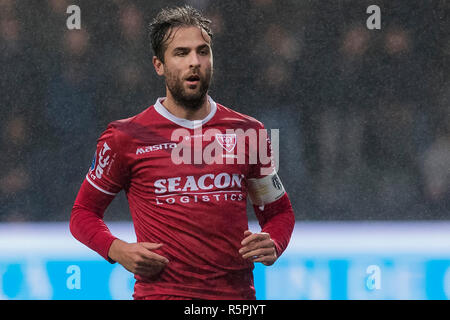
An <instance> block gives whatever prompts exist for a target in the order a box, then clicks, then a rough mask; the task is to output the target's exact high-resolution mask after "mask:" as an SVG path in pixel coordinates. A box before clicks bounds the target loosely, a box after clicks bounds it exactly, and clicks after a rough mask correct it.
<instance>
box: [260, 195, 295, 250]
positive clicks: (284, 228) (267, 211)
mask: <svg viewBox="0 0 450 320" xmlns="http://www.w3.org/2000/svg"><path fill="white" fill-rule="evenodd" d="M253 209H254V210H255V214H256V217H257V218H258V221H259V225H260V226H261V232H267V233H268V234H270V238H271V239H272V240H273V241H274V243H275V247H276V251H277V256H278V257H279V256H281V254H282V253H283V252H284V250H286V248H287V246H288V244H289V240H290V239H291V235H292V231H293V230H294V224H295V216H294V211H293V210H292V205H291V201H290V200H289V197H288V195H287V193H285V194H284V196H282V197H281V198H280V199H278V200H277V201H275V202H272V203H269V204H266V205H265V206H264V209H263V210H261V208H260V207H259V206H253Z"/></svg>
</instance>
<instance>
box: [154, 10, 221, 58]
mask: <svg viewBox="0 0 450 320" xmlns="http://www.w3.org/2000/svg"><path fill="white" fill-rule="evenodd" d="M210 24H211V20H209V19H207V18H206V17H204V16H203V15H202V13H201V12H200V11H198V10H197V9H194V8H193V7H191V6H188V5H185V6H183V7H173V8H165V9H162V10H161V11H160V12H159V13H158V14H157V15H156V17H155V18H154V19H153V21H152V22H151V23H150V25H149V37H150V42H151V45H152V49H153V52H154V54H155V56H156V57H157V58H158V59H159V60H161V61H162V62H163V63H164V52H165V51H166V49H167V39H169V38H170V35H171V34H172V30H173V29H174V28H176V27H181V26H187V27H190V26H194V27H201V28H202V29H203V30H205V31H206V33H207V34H208V35H209V36H210V37H211V39H212V36H213V34H212V31H211V27H210Z"/></svg>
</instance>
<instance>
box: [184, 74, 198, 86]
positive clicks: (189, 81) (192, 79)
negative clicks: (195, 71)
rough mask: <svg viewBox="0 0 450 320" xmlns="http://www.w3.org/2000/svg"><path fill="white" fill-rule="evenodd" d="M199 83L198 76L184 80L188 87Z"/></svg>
mask: <svg viewBox="0 0 450 320" xmlns="http://www.w3.org/2000/svg"><path fill="white" fill-rule="evenodd" d="M199 81H200V76H198V75H191V76H189V77H187V78H186V82H187V84H188V85H196V84H197V83H198V82H199Z"/></svg>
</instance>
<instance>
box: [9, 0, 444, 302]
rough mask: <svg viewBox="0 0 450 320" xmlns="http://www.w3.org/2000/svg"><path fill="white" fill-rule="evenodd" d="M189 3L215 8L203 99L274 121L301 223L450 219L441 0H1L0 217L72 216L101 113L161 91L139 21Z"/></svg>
mask: <svg viewBox="0 0 450 320" xmlns="http://www.w3.org/2000/svg"><path fill="white" fill-rule="evenodd" d="M184 3H188V4H191V5H192V6H194V7H196V8H198V9H201V10H202V11H203V12H204V14H205V15H206V16H207V17H209V18H210V19H211V20H212V21H213V31H214V37H213V53H214V67H215V70H214V79H213V84H212V87H211V90H210V95H211V96H212V97H213V99H215V100H216V101H217V102H219V103H221V104H223V105H225V106H227V107H230V108H232V109H235V110H237V111H239V112H242V113H245V114H248V115H251V116H253V117H255V118H257V119H259V120H261V121H262V122H263V123H264V124H265V126H266V128H268V129H280V171H279V175H280V177H281V179H282V181H283V184H284V186H285V188H286V190H287V191H288V193H289V195H290V199H291V202H292V204H293V206H294V210H295V214H296V218H297V221H299V222H311V223H321V222H324V223H325V222H326V221H328V222H331V221H332V222H336V221H341V222H351V221H366V222H367V221H374V222H375V221H378V222H380V221H381V222H383V221H384V222H386V221H391V222H394V221H397V222H417V221H423V220H427V221H431V222H432V221H435V222H436V223H439V222H442V223H444V222H445V220H448V219H450V211H449V210H450V76H449V74H450V2H449V1H443V0H442V1H441V0H435V1H427V2H423V1H397V0H396V1H381V0H376V1H375V0H371V1H365V0H334V1H309V0H301V1H299V0H285V1H274V0H239V1H216V0H191V1H166V0H164V1H162V0H152V1H139V0H137V1H125V0H111V1H87V0H85V1H75V0H74V1H66V0H47V1H25V0H17V1H13V0H0V66H1V69H0V71H1V72H0V102H1V104H0V162H1V170H0V222H3V223H19V222H22V223H23V222H26V223H30V222H31V223H34V222H61V223H67V222H68V219H69V217H70V211H71V208H72V205H73V202H74V200H75V197H76V193H77V191H78V188H79V187H80V185H81V183H82V181H83V179H84V177H85V175H86V173H87V171H88V169H89V167H90V164H91V160H92V156H93V154H94V152H95V146H96V139H97V138H98V137H99V135H100V134H101V133H102V132H103V130H104V129H105V128H106V126H107V124H108V123H109V122H111V121H113V120H117V119H121V118H127V117H130V116H132V115H135V114H137V113H139V112H141V111H143V110H144V109H146V108H147V107H149V106H150V105H152V104H153V103H154V101H155V100H156V99H157V98H158V97H161V96H164V95H165V89H164V83H163V80H162V79H161V78H159V77H158V76H157V75H156V73H155V71H154V69H153V66H152V63H151V58H152V55H153V53H152V51H151V47H150V42H149V40H148V38H147V25H148V23H149V22H150V21H151V19H152V18H153V17H154V16H155V15H156V13H157V12H158V11H159V10H160V8H161V7H164V6H169V5H180V4H184ZM72 4H75V5H78V6H79V7H80V9H81V30H68V28H67V27H66V20H67V18H68V17H69V14H68V13H66V10H67V7H68V6H69V5H72ZM373 4H375V5H378V6H379V7H380V9H381V29H380V30H369V29H367V27H366V20H367V19H368V17H369V14H367V13H366V9H367V7H368V6H369V5H373ZM249 217H250V219H251V220H253V221H254V219H255V217H254V214H253V213H252V212H251V213H250V214H249ZM105 219H106V220H107V221H112V222H114V221H130V215H129V209H128V206H127V202H126V199H125V196H124V194H123V192H122V193H120V194H119V195H118V196H117V197H116V199H115V200H114V201H113V203H112V204H111V206H110V207H109V208H108V210H107V213H106V215H105ZM5 239H6V238H5ZM5 241H7V240H5ZM0 269H1V268H0ZM5 270H6V269H5ZM0 271H1V270H0ZM0 273H1V272H0ZM0 282H1V281H0ZM0 297H1V296H0Z"/></svg>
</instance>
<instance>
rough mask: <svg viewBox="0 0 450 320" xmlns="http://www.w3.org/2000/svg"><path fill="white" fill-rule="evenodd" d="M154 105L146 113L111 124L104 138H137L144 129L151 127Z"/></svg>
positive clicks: (104, 133)
mask: <svg viewBox="0 0 450 320" xmlns="http://www.w3.org/2000/svg"><path fill="white" fill-rule="evenodd" d="M153 110H154V108H153V105H152V106H150V107H148V108H146V109H145V110H144V111H142V112H140V113H138V114H136V115H134V116H132V117H129V118H124V119H118V120H114V121H112V122H110V123H109V124H108V126H107V127H106V130H105V131H104V132H103V134H102V136H105V135H107V136H112V137H114V139H117V140H122V141H123V140H124V139H130V138H132V137H135V136H136V135H137V133H139V132H142V129H143V128H145V127H148V126H149V125H151V119H152V112H153Z"/></svg>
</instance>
